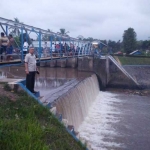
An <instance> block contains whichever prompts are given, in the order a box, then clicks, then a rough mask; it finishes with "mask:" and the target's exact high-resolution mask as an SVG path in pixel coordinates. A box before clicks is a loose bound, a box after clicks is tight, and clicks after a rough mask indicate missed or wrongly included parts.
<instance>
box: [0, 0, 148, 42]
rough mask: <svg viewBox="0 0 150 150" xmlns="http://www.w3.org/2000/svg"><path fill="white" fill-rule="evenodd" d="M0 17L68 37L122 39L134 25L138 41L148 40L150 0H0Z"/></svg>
mask: <svg viewBox="0 0 150 150" xmlns="http://www.w3.org/2000/svg"><path fill="white" fill-rule="evenodd" d="M0 5H1V8H0V17H2V18H6V19H11V20H13V19H14V18H16V17H17V18H18V19H19V20H20V22H23V23H25V24H28V25H32V26H35V27H39V28H42V29H46V30H47V29H50V30H52V31H53V32H59V29H60V28H65V29H66V31H69V36H71V37H75V38H76V37H78V36H79V35H82V36H83V37H84V38H88V37H93V38H97V39H100V40H113V41H118V40H121V41H122V36H123V33H124V31H125V30H127V29H128V28H129V27H131V28H133V29H134V31H135V32H136V34H137V40H150V7H149V6H150V0H42V1H38V0H13V1H12V0H7V1H6V0H1V2H0Z"/></svg>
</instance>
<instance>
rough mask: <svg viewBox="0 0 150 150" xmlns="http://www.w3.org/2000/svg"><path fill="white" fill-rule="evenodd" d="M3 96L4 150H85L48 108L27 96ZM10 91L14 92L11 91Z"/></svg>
mask: <svg viewBox="0 0 150 150" xmlns="http://www.w3.org/2000/svg"><path fill="white" fill-rule="evenodd" d="M2 90H3V89H2V88H1V93H0V118H1V119H0V150H84V149H85V147H82V145H81V143H79V142H78V143H77V142H76V141H75V140H74V139H73V138H72V136H70V134H68V133H67V132H66V130H65V127H64V126H63V125H62V124H60V122H59V121H58V120H57V119H56V118H54V116H53V115H52V114H51V113H50V112H49V110H48V109H47V108H44V107H42V106H41V105H39V104H38V103H37V102H36V101H35V100H34V99H33V98H31V97H29V96H27V94H26V93H24V92H20V93H17V94H14V95H15V96H14V97H17V100H14V99H13V100H12V99H11V97H9V96H7V95H6V94H4V95H3V92H2ZM9 92H10V91H9Z"/></svg>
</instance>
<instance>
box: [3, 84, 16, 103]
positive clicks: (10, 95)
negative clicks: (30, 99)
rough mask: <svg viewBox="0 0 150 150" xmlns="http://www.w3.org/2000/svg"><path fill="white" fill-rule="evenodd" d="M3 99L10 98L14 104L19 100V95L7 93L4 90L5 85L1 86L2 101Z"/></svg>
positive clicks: (11, 91)
mask: <svg viewBox="0 0 150 150" xmlns="http://www.w3.org/2000/svg"><path fill="white" fill-rule="evenodd" d="M1 97H8V98H9V99H10V100H12V101H14V102H15V101H16V100H17V99H18V95H17V94H16V93H15V92H14V91H13V90H10V91H6V90H5V89H4V84H0V99H1Z"/></svg>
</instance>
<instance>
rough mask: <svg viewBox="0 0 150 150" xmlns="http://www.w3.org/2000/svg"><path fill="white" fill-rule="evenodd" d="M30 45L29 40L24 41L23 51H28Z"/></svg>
mask: <svg viewBox="0 0 150 150" xmlns="http://www.w3.org/2000/svg"><path fill="white" fill-rule="evenodd" d="M28 46H29V44H28V43H27V42H24V44H23V51H27V50H28Z"/></svg>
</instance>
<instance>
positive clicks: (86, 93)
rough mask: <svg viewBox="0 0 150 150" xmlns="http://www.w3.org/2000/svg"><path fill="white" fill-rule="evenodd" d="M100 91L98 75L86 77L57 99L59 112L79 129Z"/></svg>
mask: <svg viewBox="0 0 150 150" xmlns="http://www.w3.org/2000/svg"><path fill="white" fill-rule="evenodd" d="M98 93H99V85H98V81H97V77H96V75H92V76H91V77H88V78H86V79H85V80H83V81H81V82H80V83H79V84H78V85H77V86H75V87H74V88H72V89H71V90H69V91H68V92H67V93H66V94H64V95H62V96H61V97H60V98H59V99H58V100H57V101H56V109H57V112H58V113H60V114H62V117H63V119H66V120H67V121H68V124H69V125H73V126H74V128H75V130H77V129H78V127H79V125H80V124H81V123H82V121H83V120H84V118H85V117H86V116H87V114H88V110H89V108H90V106H91V105H92V104H93V102H94V100H95V99H96V96H97V95H98Z"/></svg>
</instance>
